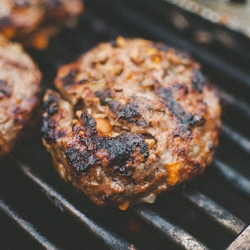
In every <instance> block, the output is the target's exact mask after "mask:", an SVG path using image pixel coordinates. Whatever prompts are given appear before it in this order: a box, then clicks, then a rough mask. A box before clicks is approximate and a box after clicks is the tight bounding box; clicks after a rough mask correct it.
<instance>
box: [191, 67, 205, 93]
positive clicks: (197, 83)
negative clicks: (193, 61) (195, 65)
mask: <svg viewBox="0 0 250 250" xmlns="http://www.w3.org/2000/svg"><path fill="white" fill-rule="evenodd" d="M204 85H205V78H204V76H203V75H202V73H201V72H200V70H198V69H195V70H194V71H193V78H192V87H193V89H194V90H196V91H198V92H199V93H202V91H203V87H204Z"/></svg>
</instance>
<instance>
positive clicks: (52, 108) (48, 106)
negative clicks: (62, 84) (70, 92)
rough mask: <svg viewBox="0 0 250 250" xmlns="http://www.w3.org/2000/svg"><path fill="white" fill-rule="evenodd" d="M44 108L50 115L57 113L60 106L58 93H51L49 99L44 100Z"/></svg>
mask: <svg viewBox="0 0 250 250" xmlns="http://www.w3.org/2000/svg"><path fill="white" fill-rule="evenodd" d="M43 108H44V109H45V110H46V112H47V113H48V114H49V115H54V114H55V113H57V111H58V108H59V99H58V97H57V96H56V95H54V94H50V95H49V97H48V99H47V100H46V101H45V102H44V104H43Z"/></svg>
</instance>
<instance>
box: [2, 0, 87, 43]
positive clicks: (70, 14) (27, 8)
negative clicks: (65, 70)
mask: <svg viewBox="0 0 250 250" xmlns="http://www.w3.org/2000/svg"><path fill="white" fill-rule="evenodd" d="M82 11H83V2H82V0H71V1H68V0H1V9H0V31H1V32H2V33H4V34H5V35H6V36H7V37H9V38H14V39H17V40H19V41H20V42H22V43H23V44H24V45H26V46H34V47H37V48H44V47H46V45H47V39H48V38H49V37H50V36H52V35H53V34H55V33H56V31H57V30H58V28H59V27H60V26H61V25H62V24H63V23H68V24H69V25H72V24H73V23H75V21H76V19H77V17H78V16H79V15H80V14H81V13H82Z"/></svg>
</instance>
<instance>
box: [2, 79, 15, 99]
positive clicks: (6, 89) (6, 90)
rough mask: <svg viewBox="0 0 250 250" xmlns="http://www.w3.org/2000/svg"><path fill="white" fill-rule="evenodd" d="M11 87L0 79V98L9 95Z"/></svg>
mask: <svg viewBox="0 0 250 250" xmlns="http://www.w3.org/2000/svg"><path fill="white" fill-rule="evenodd" d="M11 90H12V89H11V87H10V86H9V85H8V83H7V82H6V81H5V80H0V99H1V98H3V97H10V96H11Z"/></svg>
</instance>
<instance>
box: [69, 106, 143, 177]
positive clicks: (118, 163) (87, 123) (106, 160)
mask: <svg viewBox="0 0 250 250" xmlns="http://www.w3.org/2000/svg"><path fill="white" fill-rule="evenodd" d="M73 130H74V134H75V136H74V137H73V138H74V139H73V141H71V140H70V141H67V143H66V150H65V155H66V157H67V159H68V162H69V164H70V166H71V167H72V170H73V172H74V175H75V176H80V174H81V172H84V171H86V170H87V169H88V168H89V167H91V166H93V165H96V164H97V165H102V167H108V168H114V169H115V170H116V169H123V171H124V172H125V170H124V169H125V168H126V167H128V166H129V167H131V166H132V165H133V164H136V163H138V161H145V160H146V159H147V157H148V144H147V143H146V142H144V137H143V136H142V135H138V134H131V133H125V134H121V135H119V136H117V137H109V136H102V135H100V134H99V132H98V131H97V130H96V122H95V120H94V118H93V117H92V116H90V115H89V114H88V112H87V111H84V112H83V113H82V114H81V126H80V127H74V128H73ZM82 132H83V133H82ZM82 134H83V136H82ZM73 145H74V147H72V146H73ZM138 155H141V157H138ZM120 171H121V170H120Z"/></svg>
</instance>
